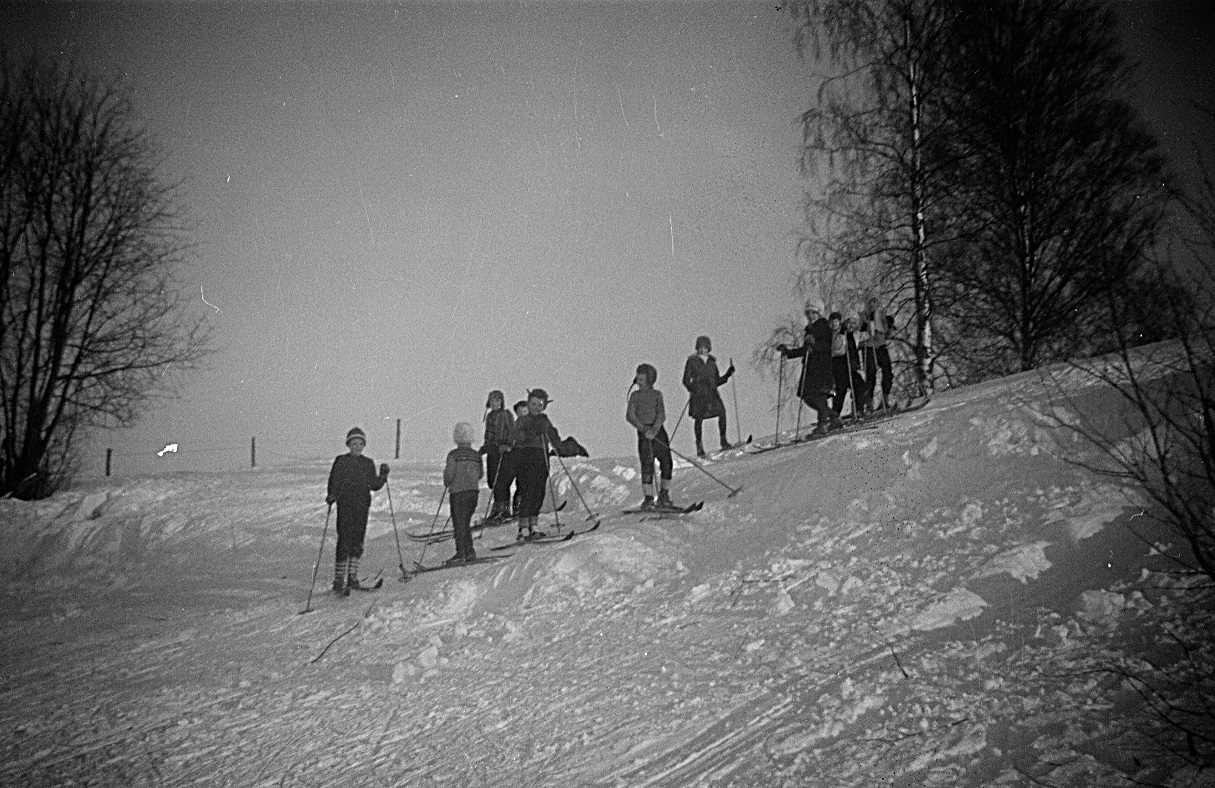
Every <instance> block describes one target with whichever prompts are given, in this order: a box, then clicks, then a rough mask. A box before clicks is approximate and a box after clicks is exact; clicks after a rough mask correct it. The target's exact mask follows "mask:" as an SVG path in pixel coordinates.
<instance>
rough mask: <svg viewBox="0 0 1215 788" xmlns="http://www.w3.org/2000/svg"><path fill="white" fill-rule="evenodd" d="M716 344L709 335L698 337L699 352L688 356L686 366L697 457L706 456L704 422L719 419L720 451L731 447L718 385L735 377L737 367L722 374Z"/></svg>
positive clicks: (724, 408) (731, 366)
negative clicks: (715, 350) (715, 349)
mask: <svg viewBox="0 0 1215 788" xmlns="http://www.w3.org/2000/svg"><path fill="white" fill-rule="evenodd" d="M712 350H713V342H712V340H710V339H709V338H708V337H706V336H699V337H696V352H695V353H693V354H692V355H690V356H688V360H687V361H686V362H684V365H683V387H684V388H686V389H687V390H688V394H689V397H690V399H689V400H688V417H689V418H691V419H692V429H693V431H694V432H695V433H696V455H697V456H698V457H703V456H705V445H704V437H703V435H702V427H701V423H702V422H703V421H704V420H705V419H717V434H718V437H719V438H720V439H721V448H722V450H723V451H724V450H725V449H728V448H730V442H729V441H728V440H727V439H726V405H725V403H724V402H722V401H721V395H720V394H718V393H717V388H718V386H721V385H723V384H724V383H725V382H726V381H727V380H729V379H730V376H731V375H733V374H734V365H733V364H731V365H730V368H729V369H727V370H726V374H724V375H722V374H721V373H720V372H718V371H717V359H716V358H714V357H713V354H712Z"/></svg>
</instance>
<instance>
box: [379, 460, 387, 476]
mask: <svg viewBox="0 0 1215 788" xmlns="http://www.w3.org/2000/svg"><path fill="white" fill-rule="evenodd" d="M380 475H381V476H383V477H384V478H385V479H387V478H388V463H386V462H382V463H380Z"/></svg>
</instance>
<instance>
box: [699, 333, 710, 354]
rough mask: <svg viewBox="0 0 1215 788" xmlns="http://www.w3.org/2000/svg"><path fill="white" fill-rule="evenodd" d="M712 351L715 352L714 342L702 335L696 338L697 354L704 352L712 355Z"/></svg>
mask: <svg viewBox="0 0 1215 788" xmlns="http://www.w3.org/2000/svg"><path fill="white" fill-rule="evenodd" d="M712 350H713V340H711V339H709V338H708V337H707V336H705V335H704V334H701V335H700V336H698V337H696V352H697V353H700V352H701V351H704V352H705V353H710V352H712Z"/></svg>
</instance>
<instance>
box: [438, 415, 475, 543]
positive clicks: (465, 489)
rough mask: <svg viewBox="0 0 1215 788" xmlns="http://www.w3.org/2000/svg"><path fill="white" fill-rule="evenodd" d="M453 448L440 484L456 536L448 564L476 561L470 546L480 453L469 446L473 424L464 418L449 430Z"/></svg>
mask: <svg viewBox="0 0 1215 788" xmlns="http://www.w3.org/2000/svg"><path fill="white" fill-rule="evenodd" d="M451 437H452V440H453V441H455V444H456V448H454V449H452V450H451V451H449V452H448V453H447V463H446V464H445V465H444V467H443V484H444V485H445V486H446V487H447V497H448V500H449V501H450V504H451V523H452V528H453V529H454V530H455V536H456V554H455V555H453V556H452V557H451V558H449V559H447V563H449V564H462V563H465V562H467V561H475V560H476V558H477V552H476V550H474V549H473V540H472V527H471V523H472V516H473V512H475V511H476V510H477V496H478V495H479V490H478V487H479V486H480V484H481V475H482V468H481V454H480V453H479V452H478V451H477V450H476V449H474V448H473V447H472V442H473V440H474V437H475V436H474V434H473V427H472V425H471V424H469V423H468V422H467V421H462V422H460V423H459V424H457V425H456V428H455V430H453V431H452V436H451Z"/></svg>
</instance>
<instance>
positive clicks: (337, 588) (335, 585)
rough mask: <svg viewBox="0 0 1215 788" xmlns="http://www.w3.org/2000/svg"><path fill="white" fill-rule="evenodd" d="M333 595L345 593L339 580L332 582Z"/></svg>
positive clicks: (344, 588) (344, 587)
mask: <svg viewBox="0 0 1215 788" xmlns="http://www.w3.org/2000/svg"><path fill="white" fill-rule="evenodd" d="M333 593H335V594H345V593H346V586H344V585H343V584H342V581H341V580H334V581H333Z"/></svg>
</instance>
